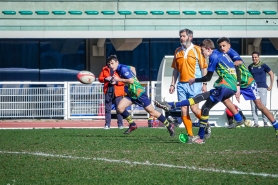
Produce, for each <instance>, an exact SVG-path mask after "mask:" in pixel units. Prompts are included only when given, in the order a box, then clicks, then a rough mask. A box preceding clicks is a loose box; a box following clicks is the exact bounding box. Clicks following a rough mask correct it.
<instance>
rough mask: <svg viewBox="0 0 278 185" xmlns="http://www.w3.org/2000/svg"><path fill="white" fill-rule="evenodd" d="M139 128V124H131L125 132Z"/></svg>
mask: <svg viewBox="0 0 278 185" xmlns="http://www.w3.org/2000/svg"><path fill="white" fill-rule="evenodd" d="M136 129H137V125H136V124H135V125H129V127H128V129H127V130H126V131H125V132H124V134H129V133H130V132H132V131H134V130H136Z"/></svg>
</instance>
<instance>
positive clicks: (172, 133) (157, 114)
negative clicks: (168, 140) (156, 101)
mask: <svg viewBox="0 0 278 185" xmlns="http://www.w3.org/2000/svg"><path fill="white" fill-rule="evenodd" d="M144 108H145V110H146V111H147V112H148V113H149V114H151V115H153V116H154V117H155V118H157V119H158V120H159V121H160V122H161V123H163V124H164V125H165V127H166V128H167V130H168V131H169V133H170V136H171V137H173V136H175V134H176V133H175V130H174V126H173V125H172V123H170V122H169V121H168V120H167V119H166V117H165V116H163V114H161V113H160V112H158V111H157V110H155V109H154V107H153V106H152V104H149V105H148V106H146V107H144Z"/></svg>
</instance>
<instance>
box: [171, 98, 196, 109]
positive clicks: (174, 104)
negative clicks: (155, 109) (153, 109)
mask: <svg viewBox="0 0 278 185" xmlns="http://www.w3.org/2000/svg"><path fill="white" fill-rule="evenodd" d="M168 104H169V105H170V106H171V107H172V108H177V107H183V106H189V105H194V104H195V101H194V99H193V98H189V99H188V100H183V101H179V102H168Z"/></svg>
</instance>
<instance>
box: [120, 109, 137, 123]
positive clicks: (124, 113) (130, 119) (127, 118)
mask: <svg viewBox="0 0 278 185" xmlns="http://www.w3.org/2000/svg"><path fill="white" fill-rule="evenodd" d="M121 115H122V116H123V118H124V119H125V120H126V121H127V122H128V123H129V125H135V122H134V121H133V119H132V117H131V116H130V114H129V112H128V111H127V110H125V111H124V112H123V113H121Z"/></svg>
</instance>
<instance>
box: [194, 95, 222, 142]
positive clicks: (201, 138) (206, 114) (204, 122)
mask: <svg viewBox="0 0 278 185" xmlns="http://www.w3.org/2000/svg"><path fill="white" fill-rule="evenodd" d="M218 102H219V101H217V100H215V99H213V98H209V99H207V101H206V102H205V104H204V105H203V106H202V108H201V112H202V116H201V118H200V120H199V122H200V127H199V132H198V136H199V137H197V138H196V139H195V137H194V139H193V143H196V144H203V143H204V138H205V129H206V127H207V125H208V119H209V111H210V109H211V108H212V107H213V106H214V105H216V104H217V103H218Z"/></svg>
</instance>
